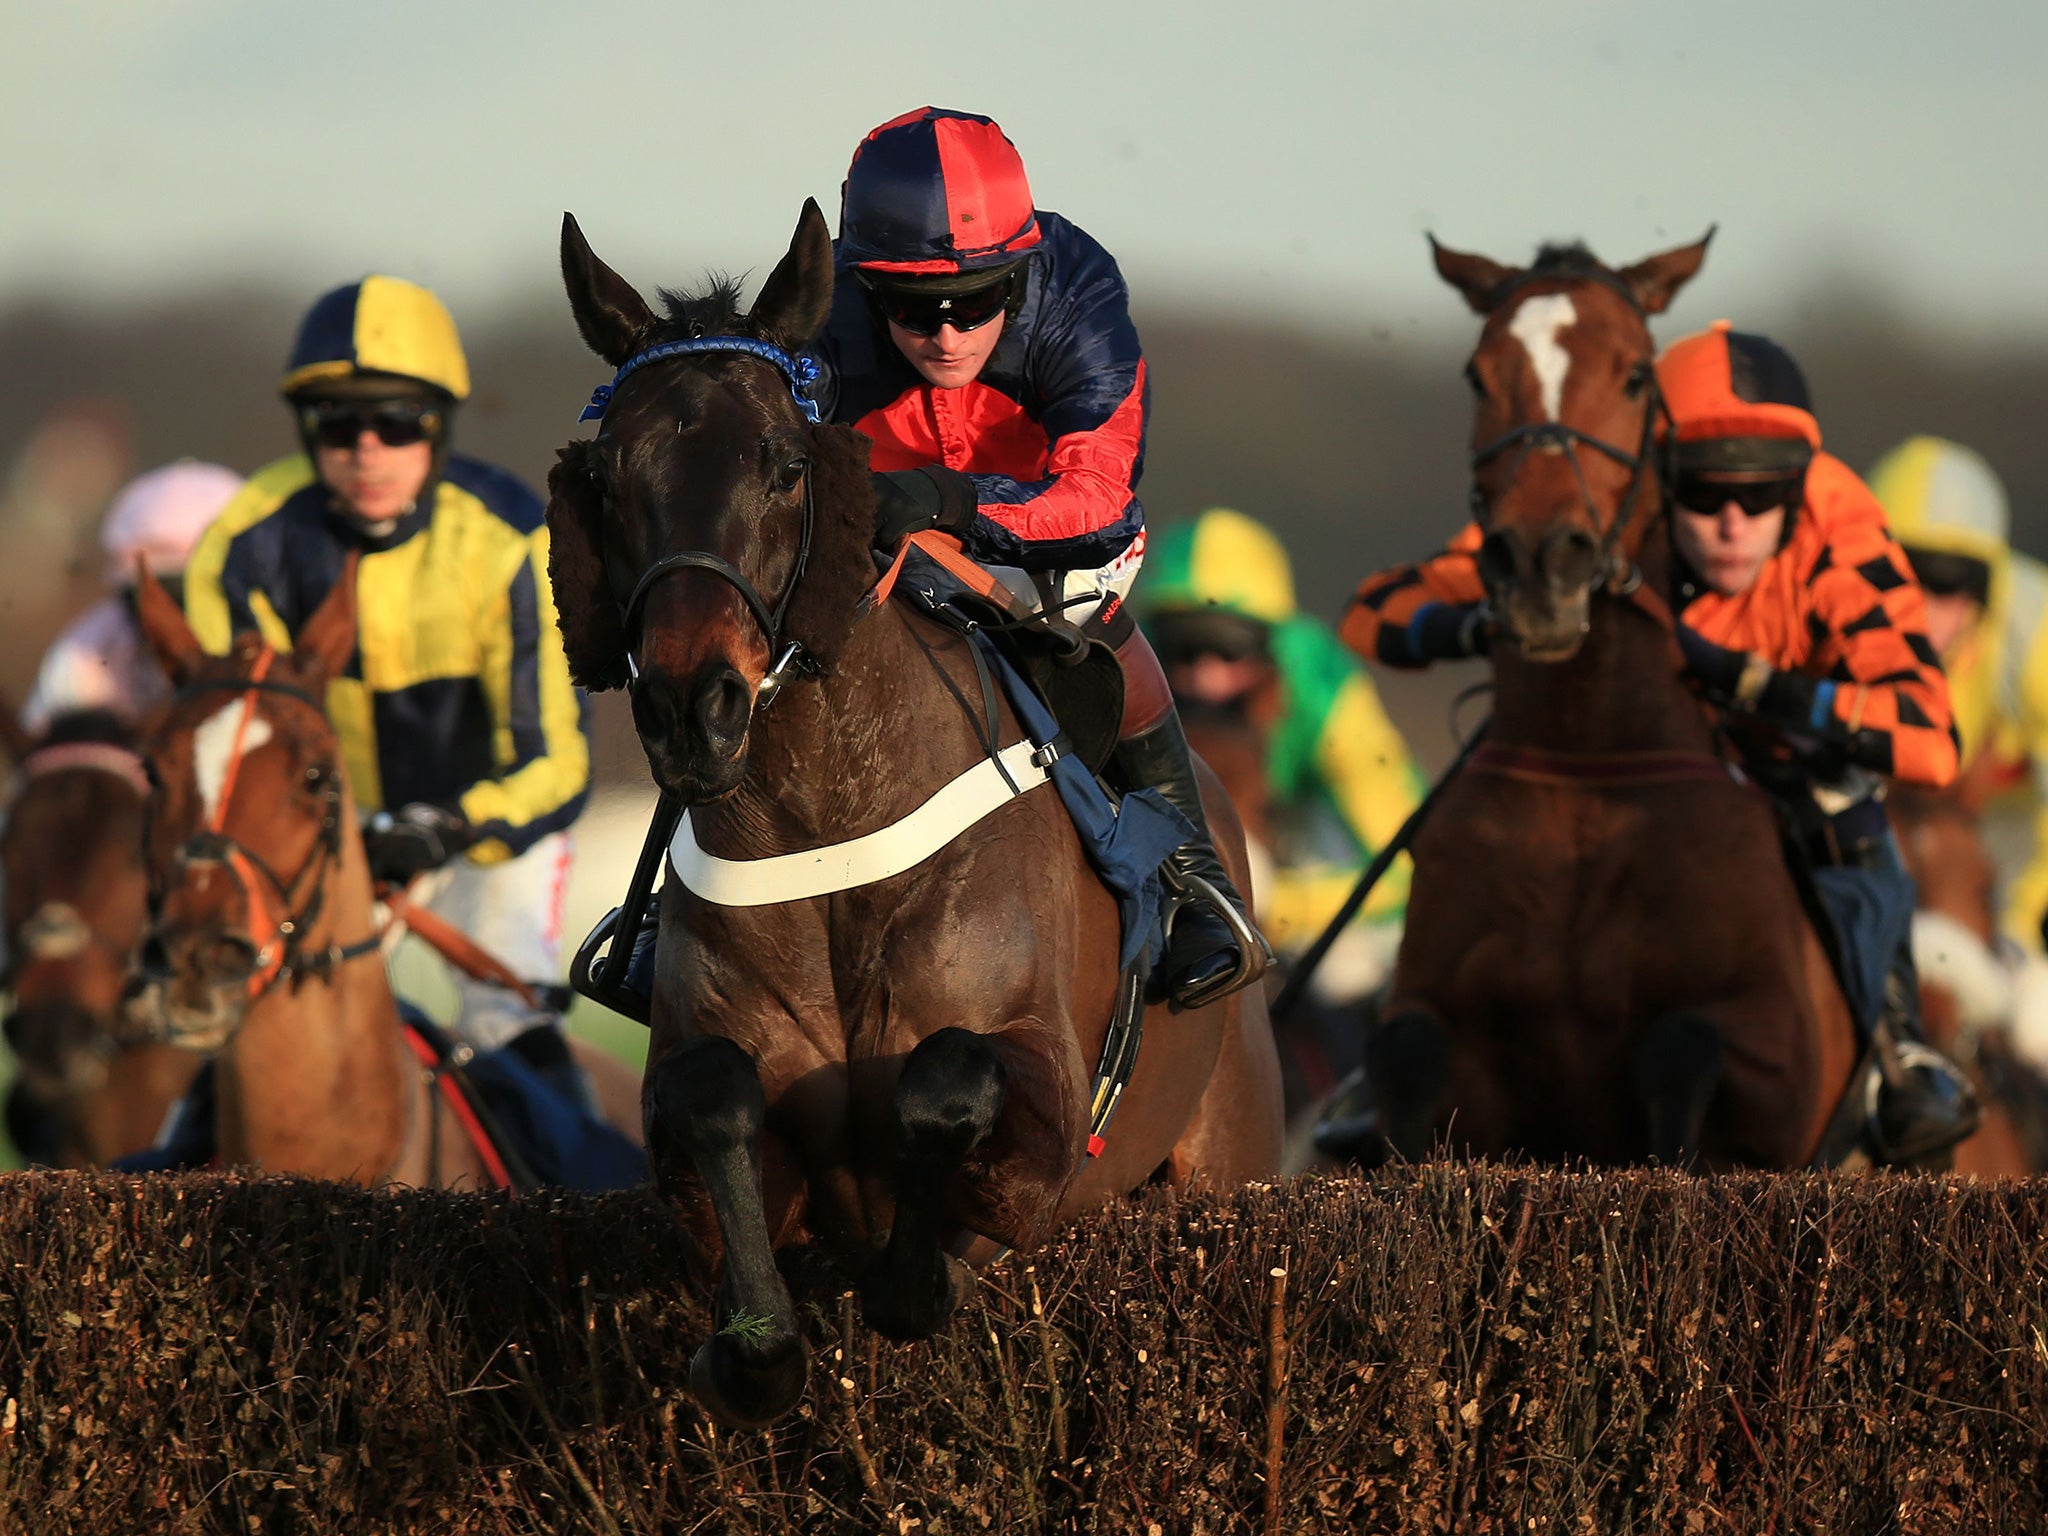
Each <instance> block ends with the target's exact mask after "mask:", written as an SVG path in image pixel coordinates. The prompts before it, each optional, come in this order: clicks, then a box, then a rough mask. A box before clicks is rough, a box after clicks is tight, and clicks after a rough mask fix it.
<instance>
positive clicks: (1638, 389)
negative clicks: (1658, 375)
mask: <svg viewBox="0 0 2048 1536" xmlns="http://www.w3.org/2000/svg"><path fill="white" fill-rule="evenodd" d="M1653 371H1654V370H1653V369H1652V368H1651V366H1650V364H1649V363H1647V362H1640V363H1637V364H1636V365H1635V367H1633V368H1631V369H1629V371H1628V397H1629V399H1631V400H1633V399H1635V397H1636V396H1637V395H1640V394H1641V393H1642V392H1643V391H1644V390H1646V389H1648V388H1649V387H1650V378H1651V375H1652V373H1653Z"/></svg>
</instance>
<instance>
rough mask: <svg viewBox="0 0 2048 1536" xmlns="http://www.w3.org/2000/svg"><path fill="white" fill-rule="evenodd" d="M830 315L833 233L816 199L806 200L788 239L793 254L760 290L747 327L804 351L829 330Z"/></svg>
mask: <svg viewBox="0 0 2048 1536" xmlns="http://www.w3.org/2000/svg"><path fill="white" fill-rule="evenodd" d="M831 312H832V232H831V230H830V229H829V228H827V227H826V224H825V215H824V214H823V213H821V212H819V211H818V200H817V199H816V198H815V197H807V198H805V199H804V211H803V212H802V213H801V214H800V215H798V217H797V221H796V233H795V234H794V235H792V236H791V237H790V241H789V254H788V255H786V256H784V257H783V258H782V260H780V261H778V262H777V263H776V264H775V270H774V271H773V272H770V273H769V274H768V281H767V282H765V283H763V284H762V285H761V296H760V297H759V298H757V299H756V300H754V308H753V312H752V313H751V314H749V315H748V316H747V327H748V329H749V330H751V331H752V332H753V333H754V334H755V335H756V336H758V337H760V338H761V339H762V340H763V341H772V342H774V343H775V345H777V346H778V347H781V348H782V349H783V350H784V351H788V352H801V351H802V350H803V349H804V348H805V347H807V346H809V345H810V344H811V343H812V341H814V340H815V339H816V338H817V335H818V332H820V331H822V330H823V329H824V328H825V317H826V316H827V315H829V314H830V313H831Z"/></svg>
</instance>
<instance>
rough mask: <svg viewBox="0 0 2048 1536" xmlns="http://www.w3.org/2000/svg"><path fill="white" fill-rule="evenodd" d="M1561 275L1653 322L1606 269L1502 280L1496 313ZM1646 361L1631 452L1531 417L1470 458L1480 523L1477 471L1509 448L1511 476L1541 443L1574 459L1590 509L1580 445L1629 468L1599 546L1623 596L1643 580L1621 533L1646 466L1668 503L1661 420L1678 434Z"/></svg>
mask: <svg viewBox="0 0 2048 1536" xmlns="http://www.w3.org/2000/svg"><path fill="white" fill-rule="evenodd" d="M1559 279H1564V280H1566V281H1586V282H1597V283H1600V284H1601V285H1602V286H1604V287H1607V288H1611V289H1613V290H1614V291H1615V292H1616V293H1618V294H1620V295H1621V296H1622V297H1623V298H1625V299H1627V300H1628V306H1629V308H1630V309H1632V310H1634V311H1635V313H1636V315H1637V316H1638V317H1639V318H1641V319H1642V320H1643V322H1644V324H1645V325H1647V324H1648V323H1649V316H1648V314H1647V313H1646V312H1645V311H1644V309H1643V306H1642V304H1641V302H1640V301H1639V300H1638V299H1637V298H1636V296H1635V295H1634V294H1633V293H1631V292H1630V291H1629V288H1628V285H1627V284H1626V283H1624V282H1622V281H1621V280H1620V279H1619V278H1618V277H1615V276H1614V275H1613V274H1611V273H1608V272H1572V273H1568V274H1566V273H1557V272H1530V273H1525V274H1523V275H1522V276H1521V277H1519V278H1516V279H1514V280H1513V281H1511V282H1508V283H1505V284H1503V285H1502V286H1501V288H1500V289H1499V290H1498V291H1497V292H1496V293H1495V294H1494V296H1493V309H1494V312H1495V313H1496V314H1498V313H1499V312H1500V310H1501V309H1502V308H1503V307H1505V306H1506V304H1507V301H1508V300H1509V299H1510V298H1512V297H1513V296H1514V295H1515V294H1516V293H1517V292H1518V291H1519V290H1520V289H1521V288H1522V287H1523V286H1524V285H1526V284H1528V283H1532V282H1542V281H1557V280H1559ZM1643 366H1644V368H1645V377H1644V383H1643V391H1644V394H1643V430H1642V435H1641V436H1640V437H1639V438H1638V439H1637V441H1636V450H1635V452H1634V453H1630V452H1629V451H1628V450H1627V449H1626V448H1619V447H1616V446H1615V445H1614V444H1613V443H1610V442H1607V441H1606V440H1605V439H1602V438H1598V437H1595V436H1593V435H1592V434H1591V433H1590V432H1581V431H1580V430H1579V429H1578V428H1577V427H1574V426H1570V425H1568V424H1567V423H1565V422H1562V421H1530V422H1524V423H1522V424H1521V425H1520V426H1518V427H1511V428H1509V429H1508V430H1507V431H1506V432H1503V433H1502V434H1501V435H1500V436H1499V437H1496V438H1495V439H1493V441H1491V442H1489V443H1486V444H1484V445H1483V446H1482V447H1480V448H1478V449H1476V450H1474V452H1473V454H1472V457H1471V459H1470V461H1469V468H1470V469H1471V471H1472V474H1473V476H1474V480H1473V485H1472V494H1471V500H1472V512H1473V515H1474V516H1475V517H1478V518H1479V519H1480V520H1481V522H1482V523H1483V522H1484V521H1485V514H1486V513H1487V512H1488V511H1489V510H1490V504H1489V503H1488V501H1487V498H1486V493H1485V492H1484V491H1482V490H1481V489H1480V488H1479V484H1478V479H1477V476H1478V474H1479V471H1480V470H1481V469H1483V468H1484V467H1485V466H1486V465H1487V464H1489V463H1491V462H1492V461H1493V460H1494V459H1496V458H1498V457H1500V455H1502V454H1503V453H1506V452H1508V451H1509V450H1510V449H1513V450H1515V456H1514V460H1513V462H1512V463H1510V464H1509V465H1508V475H1509V477H1510V478H1512V477H1513V476H1514V474H1515V473H1516V471H1517V470H1519V469H1520V468H1521V464H1522V461H1523V460H1524V459H1525V458H1527V457H1528V456H1529V455H1530V454H1531V453H1534V452H1535V451H1536V450H1538V449H1539V448H1554V449H1556V450H1557V451H1558V452H1560V453H1562V454H1563V455H1564V456H1565V458H1566V459H1567V460H1568V461H1570V463H1571V466H1572V475H1573V476H1574V478H1576V479H1577V480H1578V482H1579V494H1580V495H1581V496H1583V497H1584V498H1585V503H1586V510H1587V511H1588V512H1593V511H1594V499H1593V487H1592V485H1591V484H1590V483H1589V482H1588V481H1587V479H1586V466H1585V462H1584V461H1583V460H1582V459H1581V458H1580V457H1579V450H1580V449H1581V448H1590V449H1592V450H1593V451H1594V452H1595V453H1600V454H1605V455H1606V456H1607V457H1608V458H1610V459H1612V460H1613V461H1614V462H1615V463H1617V464H1619V465H1620V466H1621V467H1622V468H1623V469H1625V470H1627V471H1628V475H1629V478H1628V485H1627V487H1626V489H1624V490H1623V492H1622V496H1621V501H1620V503H1619V505H1618V506H1616V508H1615V512H1614V521H1613V522H1611V523H1609V524H1608V525H1607V527H1606V528H1604V529H1602V530H1601V535H1600V545H1599V560H1600V566H1599V569H1600V574H1601V579H1602V580H1603V581H1604V582H1605V583H1606V584H1607V586H1608V588H1609V589H1610V590H1611V591H1613V592H1615V593H1616V594H1617V595H1620V596H1626V595H1628V594H1630V593H1633V592H1634V591H1635V590H1636V588H1637V587H1638V586H1639V585H1641V583H1642V579H1643V575H1642V572H1641V570H1640V569H1638V568H1636V567H1635V566H1634V564H1633V562H1630V561H1629V560H1628V559H1627V557H1626V556H1621V555H1620V554H1619V548H1620V544H1621V538H1622V535H1623V534H1624V533H1626V532H1627V531H1628V526H1629V523H1630V522H1631V521H1632V520H1633V519H1634V517H1635V512H1636V505H1637V503H1638V502H1639V501H1640V500H1641V492H1642V485H1643V474H1644V471H1645V470H1646V469H1654V471H1655V473H1656V476H1657V493H1658V496H1657V504H1658V506H1659V507H1660V508H1661V507H1662V506H1663V505H1664V504H1665V503H1666V502H1668V500H1669V499H1670V493H1671V463H1670V455H1669V453H1666V452H1659V451H1658V447H1657V425H1658V423H1659V422H1660V421H1661V422H1663V423H1664V424H1665V426H1666V427H1667V428H1668V429H1670V430H1671V432H1672V434H1673V435H1674V436H1675V432H1676V423H1675V422H1674V421H1673V420H1672V416H1671V407H1670V405H1669V404H1668V403H1666V401H1665V399H1664V391H1663V389H1662V388H1661V387H1660V386H1659V385H1658V383H1657V370H1656V367H1655V365H1654V362H1648V363H1645V364H1644V365H1643Z"/></svg>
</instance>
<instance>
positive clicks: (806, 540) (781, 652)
mask: <svg viewBox="0 0 2048 1536" xmlns="http://www.w3.org/2000/svg"><path fill="white" fill-rule="evenodd" d="M718 353H726V354H733V353H736V354H739V355H742V356H746V357H754V358H759V359H760V360H761V361H763V362H765V363H769V364H772V365H773V366H774V367H775V368H776V369H777V370H779V371H780V372H781V374H782V376H783V378H784V380H785V381H786V382H787V383H788V385H789V393H790V397H791V398H792V399H793V400H795V401H796V404H797V409H798V410H800V411H802V412H803V415H804V419H805V421H807V422H809V423H810V424H811V425H813V426H815V425H817V423H818V421H819V412H818V405H817V402H816V401H814V400H812V399H811V397H810V393H809V391H810V387H811V385H812V384H813V383H815V382H816V381H817V378H818V365H817V364H816V363H814V362H812V361H811V359H809V358H808V357H803V356H800V355H792V354H791V353H788V352H785V351H783V349H782V348H780V347H778V346H774V345H772V344H771V343H769V342H765V341H758V340H756V339H755V338H753V337H751V336H692V337H687V338H685V339H683V340H681V341H668V342H662V343H660V344H659V345H657V346H652V347H648V348H646V349H645V350H643V351H640V352H636V353H634V354H633V355H632V356H631V357H629V358H627V359H626V361H625V362H624V363H623V364H621V365H620V367H619V371H618V372H617V373H616V374H614V375H613V376H612V381H611V383H610V384H601V385H599V386H598V387H597V389H596V390H595V391H593V392H592V394H591V397H590V404H588V405H586V406H585V407H584V408H583V414H582V415H581V416H579V417H577V420H578V422H585V421H596V420H602V419H603V417H604V414H605V411H606V410H607V409H608V408H609V406H610V405H611V402H612V397H613V395H614V394H615V393H616V392H617V390H618V387H619V385H620V384H622V383H623V382H624V381H625V379H626V377H627V375H629V374H631V373H633V372H634V371H635V370H636V369H639V368H643V367H645V366H646V365H647V364H649V363H654V362H661V361H663V360H665V359H668V358H673V357H691V356H703V355H706V354H718ZM816 524H817V513H816V509H815V508H814V506H813V504H812V500H811V466H810V464H809V463H808V462H807V463H806V464H805V466H804V475H803V513H802V522H801V524H800V526H799V530H798V534H797V546H796V564H795V566H794V567H792V569H791V570H790V573H789V580H788V581H787V582H785V583H784V584H783V588H782V595H781V596H780V597H779V598H777V599H776V601H775V603H774V606H772V607H771V606H770V605H769V603H768V601H767V599H766V598H764V597H762V596H761V592H760V589H759V588H758V587H756V586H755V585H754V583H753V581H752V580H751V579H750V578H749V577H748V576H747V574H746V573H745V572H744V571H742V570H741V569H740V568H739V567H738V566H736V565H734V564H733V563H732V562H731V561H730V560H727V559H726V558H725V557H724V556H722V555H715V554H713V553H712V552H711V551H709V550H705V549H685V550H678V551H676V552H674V553H672V554H667V555H663V556H662V557H661V558H660V559H658V560H656V561H655V562H654V563H653V564H652V565H650V566H648V567H647V569H646V570H644V571H642V572H641V573H640V579H639V580H638V581H636V582H634V583H633V591H632V595H631V596H629V597H628V598H627V599H626V601H625V602H624V603H623V604H621V605H620V608H619V622H620V626H621V629H622V632H623V633H624V635H625V638H626V664H627V666H628V667H629V668H630V669H631V670H632V674H633V678H634V680H635V681H638V679H639V676H640V664H639V662H638V661H637V660H636V659H635V658H634V655H633V651H634V639H635V637H636V636H637V634H638V633H639V626H640V611H641V609H642V608H643V607H645V606H646V603H647V598H648V595H649V594H650V593H651V592H652V591H653V590H654V588H655V586H656V585H657V584H658V583H660V582H661V581H663V580H665V579H666V578H668V577H670V576H673V575H675V574H676V573H677V572H678V571H693V570H694V571H709V572H710V573H711V574H712V575H713V576H716V577H718V578H719V579H720V580H721V581H723V582H725V583H726V584H727V585H728V586H730V587H731V588H732V589H733V590H734V591H736V592H737V593H739V595H740V600H741V601H742V602H744V603H745V604H746V605H747V611H748V612H749V613H751V614H752V615H753V616H754V622H755V623H756V624H758V625H759V626H760V628H761V634H762V636H763V637H764V638H765V639H766V640H767V642H768V657H769V668H768V673H767V675H766V676H765V677H763V678H762V679H761V685H760V687H759V688H758V689H756V690H755V693H754V708H755V709H756V710H757V711H758V710H762V709H765V708H767V707H768V705H769V704H771V703H773V702H774V699H775V696H776V694H777V693H779V692H780V691H781V689H782V685H783V684H784V683H786V682H787V681H788V680H789V678H790V676H791V674H793V673H795V672H798V671H806V672H815V671H816V670H817V664H816V662H815V661H814V660H813V659H812V658H811V656H810V653H809V652H808V651H806V650H805V649H804V646H803V643H802V642H801V641H798V640H792V639H790V638H789V637H788V635H787V634H786V633H785V631H784V627H783V626H784V624H785V622H786V621H787V619H788V617H789V605H790V602H791V601H792V599H794V598H795V596H796V589H797V586H798V585H799V583H801V582H802V581H803V577H804V570H805V568H806V567H807V566H808V565H809V563H810V558H811V537H812V534H813V532H814V530H815V528H816Z"/></svg>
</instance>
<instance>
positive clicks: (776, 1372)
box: [644, 1036, 804, 1427]
mask: <svg viewBox="0 0 2048 1536" xmlns="http://www.w3.org/2000/svg"><path fill="white" fill-rule="evenodd" d="M644 1104H645V1108H646V1117H647V1149H648V1153H649V1155H650V1157H651V1159H652V1162H653V1165H654V1174H655V1179H656V1181H657V1183H659V1184H661V1185H662V1186H664V1187H666V1188H670V1189H673V1188H675V1187H676V1186H677V1184H678V1182H679V1181H687V1180H689V1179H690V1178H692V1177H693V1176H694V1178H695V1180H696V1181H697V1182H698V1183H700V1184H701V1185H702V1186H703V1188H704V1192H705V1194H706V1195H707V1196H708V1197H709V1199H710V1202H711V1209H712V1214H713V1215H714V1216H715V1217H716V1218H717V1221H718V1232H719V1237H720V1238H721V1240H722V1242H723V1246H724V1250H725V1251H724V1262H723V1265H722V1273H721V1274H720V1277H719V1283H718V1300H717V1306H716V1309H715V1312H714V1314H713V1321H714V1323H715V1324H716V1331H715V1332H714V1333H713V1334H712V1335H711V1337H710V1338H709V1339H707V1340H705V1342H704V1345H703V1347H702V1348H700V1349H699V1350H698V1351H697V1354H696V1357H695V1358H694V1359H693V1360H692V1361H691V1362H690V1390H691V1391H692V1392H694V1393H695V1394H696V1396H697V1400H698V1402H700V1403H702V1404H703V1406H704V1409H705V1411H706V1412H708V1413H710V1414H711V1415H712V1416H713V1417H715V1418H717V1419H719V1420H720V1421H721V1422H723V1423H726V1424H729V1425H733V1426H737V1427H754V1426H758V1425H763V1424H767V1423H770V1422H772V1421H773V1420H775V1419H778V1418H780V1417H781V1416H782V1415H783V1414H785V1413H787V1412H788V1411H789V1410H790V1409H791V1408H794V1407H795V1406H796V1403H797V1400H798V1399H799V1398H801V1397H802V1396H803V1392H804V1346H803V1339H802V1338H801V1337H800V1336H799V1334H798V1332H797V1318H796V1308H795V1305H794V1304H793V1303H792V1302H791V1301H790V1297H789V1288H788V1287H787V1286H786V1285H784V1284H783V1282H782V1275H781V1272H780V1271H779V1270H777V1269H776V1267H775V1250H774V1245H773V1242H772V1240H771V1239H770V1236H769V1231H768V1217H767V1212H766V1210H765V1209H764V1206H763V1201H762V1193H761V1161H760V1151H759V1148H760V1142H761V1130H762V1125H763V1122H764V1120H765V1119H766V1103H765V1100H764V1098H763V1096H762V1092H761V1077H760V1073H759V1072H758V1070H757V1069H756V1068H755V1065H754V1058H753V1057H751V1056H749V1055H748V1054H747V1053H746V1051H744V1050H743V1049H741V1048H740V1047H739V1046H738V1045H736V1044H735V1043H733V1042H732V1041H730V1040H726V1039H722V1038H719V1037H717V1036H709V1037H704V1038H700V1039H696V1040H692V1041H689V1042H688V1043H686V1044H684V1045H680V1046H678V1047H676V1048H675V1049H674V1050H671V1051H669V1052H668V1053H667V1054H666V1055H664V1056H663V1057H661V1059H660V1060H659V1061H657V1062H656V1063H655V1064H654V1065H653V1066H652V1067H650V1068H649V1069H648V1075H647V1085H646V1089H645V1095H644Z"/></svg>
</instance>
